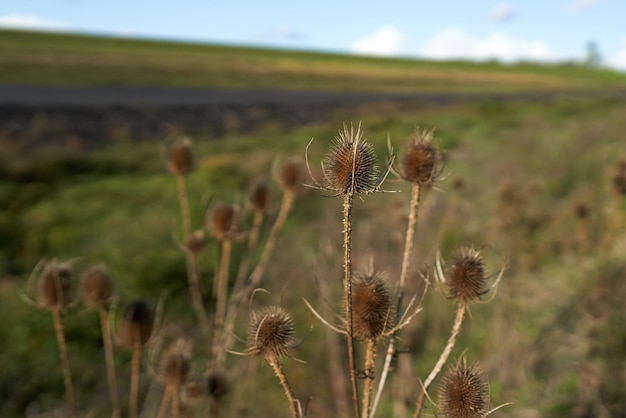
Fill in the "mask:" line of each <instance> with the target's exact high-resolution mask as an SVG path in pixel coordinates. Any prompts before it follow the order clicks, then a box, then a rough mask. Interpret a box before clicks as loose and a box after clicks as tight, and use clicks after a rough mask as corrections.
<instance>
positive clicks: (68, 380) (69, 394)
mask: <svg viewBox="0 0 626 418" xmlns="http://www.w3.org/2000/svg"><path fill="white" fill-rule="evenodd" d="M50 312H52V319H53V322H54V331H55V332H56V335H57V343H58V345H59V354H60V356H61V367H62V369H63V381H64V382H65V397H66V399H67V408H68V410H69V415H70V417H76V402H75V401H74V388H73V386H72V373H71V371H70V361H69V357H68V354H67V344H66V343H65V333H64V331H63V322H62V321H61V308H60V307H59V306H54V307H52V308H51V309H50Z"/></svg>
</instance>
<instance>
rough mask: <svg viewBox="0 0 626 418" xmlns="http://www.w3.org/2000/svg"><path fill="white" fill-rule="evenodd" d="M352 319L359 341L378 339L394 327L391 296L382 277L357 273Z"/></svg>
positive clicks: (353, 290)
mask: <svg viewBox="0 0 626 418" xmlns="http://www.w3.org/2000/svg"><path fill="white" fill-rule="evenodd" d="M352 317H353V324H352V328H353V334H354V338H356V339H357V340H367V339H376V338H378V337H380V336H382V335H383V334H384V333H385V331H387V330H389V329H390V328H391V327H392V326H393V322H394V315H393V313H392V301H391V295H390V293H389V290H388V289H387V286H386V284H385V282H384V280H383V279H382V277H381V276H379V275H368V274H362V273H355V278H354V283H353V285H352Z"/></svg>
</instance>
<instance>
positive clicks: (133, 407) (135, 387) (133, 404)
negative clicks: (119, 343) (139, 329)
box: [130, 335, 141, 418]
mask: <svg viewBox="0 0 626 418" xmlns="http://www.w3.org/2000/svg"><path fill="white" fill-rule="evenodd" d="M140 365H141V338H140V336H139V335H136V336H135V340H134V341H133V358H132V361H131V374H130V418H137V414H138V408H137V406H138V401H139V400H138V398H139V369H140Z"/></svg>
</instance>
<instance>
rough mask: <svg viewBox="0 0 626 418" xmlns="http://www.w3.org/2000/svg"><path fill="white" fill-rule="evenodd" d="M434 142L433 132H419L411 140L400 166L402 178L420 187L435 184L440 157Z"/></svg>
mask: <svg viewBox="0 0 626 418" xmlns="http://www.w3.org/2000/svg"><path fill="white" fill-rule="evenodd" d="M432 140H433V133H432V131H423V132H419V131H418V132H416V133H415V134H414V135H413V136H412V137H411V138H410V140H409V143H408V145H407V147H406V150H405V153H404V157H403V159H402V164H401V166H400V176H401V177H402V178H403V179H404V180H406V181H409V182H411V183H417V184H420V185H426V184H430V183H432V182H433V180H434V179H435V177H436V175H437V165H438V164H439V156H438V154H437V150H436V149H435V147H433V144H432Z"/></svg>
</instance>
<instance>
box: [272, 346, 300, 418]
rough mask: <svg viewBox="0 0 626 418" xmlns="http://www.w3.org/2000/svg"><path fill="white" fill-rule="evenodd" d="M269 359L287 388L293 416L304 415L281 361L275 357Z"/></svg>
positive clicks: (286, 391) (285, 388) (296, 417)
mask: <svg viewBox="0 0 626 418" xmlns="http://www.w3.org/2000/svg"><path fill="white" fill-rule="evenodd" d="M267 361H268V362H269V364H270V366H272V368H273V369H274V373H276V376H277V377H278V380H280V384H281V385H282V387H283V389H284V390H285V395H287V398H288V399H289V410H290V411H291V416H292V418H300V417H301V415H302V414H301V413H300V401H298V398H296V394H295V393H294V391H293V389H292V388H291V385H290V384H289V382H288V381H287V376H285V372H284V371H283V367H282V366H281V364H280V361H279V360H277V359H275V358H269V359H267Z"/></svg>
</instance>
